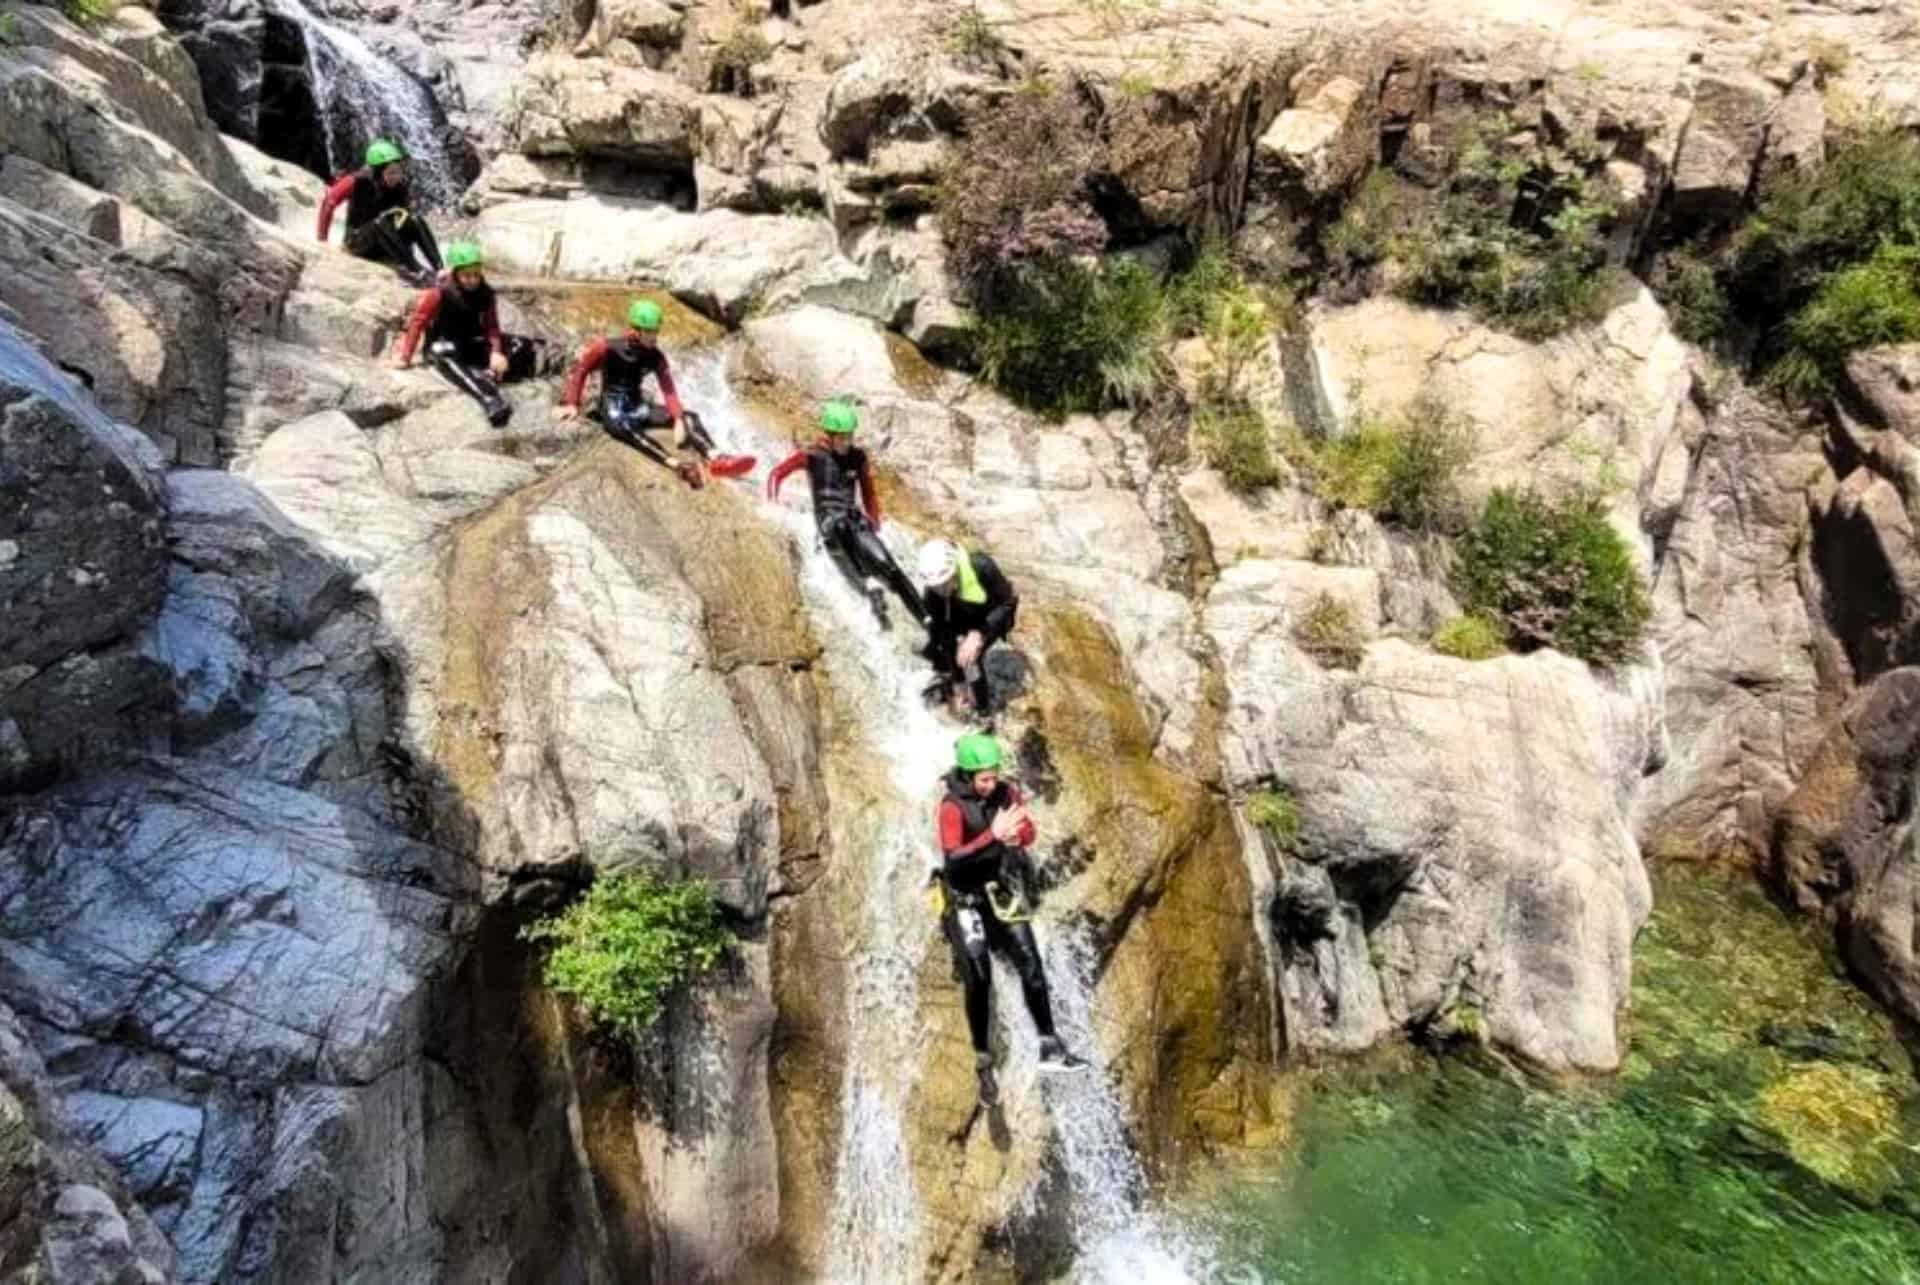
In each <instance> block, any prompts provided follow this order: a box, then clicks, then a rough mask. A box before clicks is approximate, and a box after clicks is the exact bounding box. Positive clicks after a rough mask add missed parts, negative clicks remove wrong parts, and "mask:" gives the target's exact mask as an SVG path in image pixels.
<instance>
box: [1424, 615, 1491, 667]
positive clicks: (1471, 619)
mask: <svg viewBox="0 0 1920 1285" xmlns="http://www.w3.org/2000/svg"><path fill="white" fill-rule="evenodd" d="M1433 649H1434V650H1435V651H1437V652H1439V653H1440V654H1441V655H1442V656H1452V657H1453V658H1454V659H1455V660H1492V659H1493V658H1494V657H1495V656H1499V655H1502V654H1504V653H1505V652H1506V650H1507V642H1506V639H1505V638H1504V637H1503V636H1502V632H1501V629H1500V626H1499V625H1497V624H1495V623H1494V622H1493V621H1491V620H1488V619H1487V618H1486V617H1485V616H1455V617H1454V618H1453V619H1452V620H1449V621H1447V622H1446V623H1445V624H1443V625H1441V626H1440V627H1439V628H1438V629H1436V630H1434V631H1433Z"/></svg>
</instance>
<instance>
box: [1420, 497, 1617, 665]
mask: <svg viewBox="0 0 1920 1285" xmlns="http://www.w3.org/2000/svg"><path fill="white" fill-rule="evenodd" d="M1454 591H1455V593H1456V594H1457V595H1458V596H1459V598H1460V601H1461V605H1463V606H1464V607H1465V608H1466V609H1467V611H1468V612H1469V613H1471V614H1474V615H1481V616H1485V617H1487V618H1488V619H1490V620H1496V621H1498V622H1500V623H1501V625H1502V626H1503V627H1504V628H1505V630H1506V634H1507V640H1508V642H1509V644H1510V645H1512V646H1513V647H1514V648H1515V649H1517V650H1521V651H1529V650H1532V649H1534V648H1536V647H1553V648H1557V649H1558V650H1560V651H1563V652H1566V653H1567V654H1568V655H1572V656H1578V657H1580V658H1581V659H1583V660H1587V661H1590V662H1593V663H1595V664H1611V663H1614V662H1617V661H1621V660H1625V659H1627V658H1628V657H1630V656H1631V655H1632V654H1633V652H1634V650H1635V648H1636V647H1637V646H1638V645H1639V643H1640V640H1641V638H1642V636H1643V635H1644V634H1645V632H1646V626H1647V620H1648V618H1649V617H1650V616H1651V614H1652V607H1651V604H1650V603H1649V601H1648V598H1647V590H1646V586H1645V584H1644V583H1643V582H1642V581H1641V578H1640V572H1639V570H1638V568H1636V567H1635V566H1634V562H1633V554H1632V552H1631V551H1630V550H1629V549H1628V547H1627V544H1626V541H1624V540H1622V539H1621V538H1620V534H1619V532H1617V531H1615V530H1614V529H1613V525H1612V524H1611V523H1610V522H1608V521H1607V516H1606V511H1605V506H1604V504H1603V503H1602V501H1601V500H1600V498H1599V497H1598V496H1594V495H1589V494H1584V493H1580V494H1574V495H1570V496H1567V497H1565V498H1563V499H1559V500H1550V499H1547V498H1545V497H1543V496H1541V495H1539V494H1537V493H1535V492H1532V491H1509V490H1496V491H1494V492H1493V494H1491V495H1489V496H1488V497H1487V501H1486V504H1485V506H1484V507H1483V508H1482V509H1481V511H1480V516H1479V519H1478V520H1477V521H1476V522H1475V523H1474V524H1473V526H1472V527H1471V528H1470V529H1469V530H1468V531H1467V532H1466V534H1465V535H1464V536H1463V537H1462V539H1461V541H1460V545H1459V559H1458V561H1457V563H1456V566H1455V571H1454Z"/></svg>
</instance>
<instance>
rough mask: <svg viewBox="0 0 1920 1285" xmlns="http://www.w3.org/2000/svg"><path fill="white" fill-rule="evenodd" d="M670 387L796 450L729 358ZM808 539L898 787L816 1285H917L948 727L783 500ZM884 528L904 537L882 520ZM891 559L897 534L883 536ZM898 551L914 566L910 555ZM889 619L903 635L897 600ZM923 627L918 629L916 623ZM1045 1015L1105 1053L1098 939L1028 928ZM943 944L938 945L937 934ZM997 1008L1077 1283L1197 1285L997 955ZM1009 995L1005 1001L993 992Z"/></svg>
mask: <svg viewBox="0 0 1920 1285" xmlns="http://www.w3.org/2000/svg"><path fill="white" fill-rule="evenodd" d="M679 382H680V383H681V385H682V386H683V387H684V388H685V390H686V396H687V400H688V401H689V403H690V404H692V405H694V406H696V407H697V408H698V409H699V410H700V411H701V413H702V415H703V417H704V419H705V422H706V424H707V425H708V426H709V428H710V429H711V430H712V431H713V432H714V433H715V434H716V436H717V438H718V443H719V448H720V450H722V451H736V450H738V451H757V452H761V453H762V459H761V461H760V466H759V468H758V469H757V470H756V474H755V479H756V481H758V480H760V479H764V477H765V475H766V473H767V471H768V470H769V468H770V467H771V464H772V462H773V460H772V459H770V458H768V457H767V455H766V453H767V452H773V451H779V452H784V451H785V450H787V449H790V448H789V446H788V445H787V444H786V443H785V442H783V441H781V440H780V439H778V438H777V437H776V436H775V435H774V434H772V433H770V432H767V431H765V430H764V429H763V428H762V427H761V426H760V425H758V424H757V423H756V422H755V420H754V419H753V417H752V416H751V415H749V414H748V413H747V412H746V410H745V409H744V408H743V407H742V406H741V405H740V404H739V402H738V401H737V399H736V398H735V397H734V395H733V392H732V389H731V387H730V386H729V385H728V384H727V381H726V378H725V374H724V369H723V366H722V363H721V362H720V361H717V360H710V359H707V358H704V357H701V358H696V359H693V360H690V361H686V362H685V363H683V369H682V371H681V373H680V376H679ZM777 520H778V521H779V522H780V523H781V524H782V525H783V526H784V527H785V528H786V529H787V531H788V532H789V534H790V535H791V536H792V537H793V539H794V540H795V542H796V544H797V545H798V547H799V548H800V549H801V550H802V551H803V558H802V570H801V590H802V593H803V594H804V595H805V598H806V600H807V603H808V605H809V608H810V609H811V611H812V613H813V615H814V618H815V620H816V622H817V623H818V625H819V627H820V628H821V629H822V630H823V631H825V632H826V633H828V634H829V635H830V636H832V637H833V638H834V639H835V640H836V642H835V646H834V648H833V649H832V651H831V653H830V656H829V661H830V664H831V669H830V676H831V678H832V680H833V683H834V685H835V687H836V689H837V690H838V691H839V692H840V693H841V694H842V695H843V696H847V697H849V699H850V700H851V702H852V703H853V705H854V706H855V707H856V709H857V710H858V712H859V714H860V717H861V718H862V720H863V722H864V728H863V730H864V732H865V734H866V739H867V741H868V744H869V747H870V748H871V749H873V750H874V751H875V752H876V753H878V754H880V755H882V756H884V758H885V759H886V761H887V762H888V763H889V764H890V765H891V769H892V770H891V784H892V786H893V790H892V797H891V798H889V799H887V800H885V801H884V802H882V803H880V804H876V815H875V816H873V817H871V818H867V819H866V820H865V821H864V823H863V824H862V826H861V831H862V833H863V834H865V835H867V836H869V843H868V845H867V846H866V848H865V852H866V854H867V861H868V865H867V868H866V885H865V900H864V906H865V917H864V921H863V923H862V925H861V931H860V936H859V939H858V940H857V941H856V942H855V943H854V945H853V949H852V951H851V952H850V957H849V969H850V989H851V994H850V995H849V997H848V1021H849V1027H850V1029H849V1044H850V1051H849V1056H848V1058H847V1069H846V1080H845V1082H844V1084H843V1086H842V1099H841V1101H842V1127H841V1138H840V1155H839V1166H838V1182H837V1188H836V1191H835V1198H834V1204H833V1214H832V1217H833V1226H832V1229H831V1232H830V1237H831V1249H830V1254H831V1257H830V1260H829V1263H828V1266H827V1271H826V1274H825V1276H824V1278H823V1279H824V1281H826V1282H830V1283H831V1285H913V1283H914V1282H917V1281H918V1280H919V1279H920V1267H921V1261H922V1259H921V1253H920V1247H919V1239H920V1207H919V1199H918V1196H917V1193H916V1192H915V1190H914V1184H913V1181H912V1178H911V1174H912V1166H911V1162H910V1157H909V1154H908V1150H907V1145H906V1135H905V1131H904V1128H903V1123H902V1122H903V1120H904V1118H905V1108H906V1103H907V1097H908V1094H909V1092H910V1090H911V1087H912V1086H911V1084H910V1083H909V1082H908V1076H909V1075H910V1074H911V1069H912V1068H913V1066H914V1065H915V1064H916V1062H917V1060H918V1057H919V1055H920V1051H921V1037H922V1034H923V1026H924V1024H923V1022H922V1020H921V1018H920V1015H919V1003H920V995H919V982H918V978H919V970H920V965H921V961H922V960H923V959H924V958H925V954H926V951H927V950H928V949H929V948H930V947H933V946H935V945H936V944H937V943H936V941H935V938H936V932H935V925H934V924H933V922H932V920H931V919H930V917H929V916H928V914H927V913H926V902H925V896H926V891H925V883H926V875H927V872H928V870H929V869H930V868H931V866H932V864H933V860H934V857H933V848H932V844H933V837H932V825H931V817H932V813H933V807H934V803H935V800H936V796H937V791H938V782H939V779H940V777H941V776H942V774H943V773H944V772H945V771H946V769H947V768H948V766H949V765H950V763H951V757H950V756H951V754H952V745H953V740H954V737H955V735H956V734H957V733H956V730H955V728H954V727H953V726H951V725H950V724H948V723H946V722H945V721H943V720H942V719H940V718H938V717H936V716H935V715H934V714H933V713H932V712H931V711H929V710H928V709H927V708H926V706H925V704H924V703H923V701H922V699H921V688H922V686H923V685H924V683H925V681H926V680H927V679H928V678H929V676H930V675H929V674H928V672H927V670H926V668H925V665H924V663H923V662H921V661H919V660H918V659H917V658H915V657H913V656H912V655H911V648H910V645H909V644H908V643H905V642H902V641H900V639H899V636H898V633H897V632H896V633H895V634H887V633H884V632H882V631H881V630H880V628H879V627H878V624H877V622H876V621H875V619H874V616H873V611H872V608H871V607H870V606H869V604H868V603H867V600H866V599H865V597H863V596H862V595H861V594H860V593H859V592H858V591H857V590H856V589H855V588H854V587H853V586H852V585H850V584H849V583H848V582H847V580H846V578H845V577H844V576H843V575H842V574H841V573H840V571H839V569H838V568H837V567H836V566H835V565H834V563H833V561H832V559H831V558H830V557H829V556H828V555H827V553H826V552H825V551H824V550H823V549H821V548H820V547H819V542H818V538H817V537H816V536H815V534H814V529H813V521H812V518H811V516H810V515H809V514H807V513H805V512H801V511H797V510H795V509H791V508H782V509H779V510H777ZM886 534H887V535H892V536H896V537H897V536H898V535H899V533H898V532H895V531H892V530H889V531H887V532H886ZM888 543H889V545H890V546H892V547H893V548H894V552H895V553H896V555H902V554H905V553H908V552H909V551H908V550H907V549H906V548H905V547H904V546H905V544H906V543H907V542H906V541H904V540H899V539H894V540H889V541H888ZM903 562H906V564H907V565H911V562H910V561H909V560H907V559H905V558H903ZM894 615H895V617H896V631H898V630H907V631H914V630H916V626H915V625H913V623H912V621H911V619H910V618H908V617H907V616H906V613H905V611H904V609H897V610H896V611H895V612H894ZM913 636H914V637H915V638H917V633H916V634H914V635H913ZM1038 935H1039V937H1040V939H1041V944H1042V952H1043V955H1044V956H1045V960H1046V967H1047V976H1048V980H1049V983H1050V987H1051V990H1052V994H1053V1006H1054V1020H1055V1024H1056V1026H1057V1028H1058V1030H1059V1033H1060V1034H1061V1036H1062V1037H1063V1038H1064V1039H1065V1040H1066V1042H1067V1044H1068V1046H1069V1047H1070V1048H1074V1049H1076V1050H1079V1051H1081V1052H1083V1053H1084V1054H1086V1055H1087V1056H1088V1057H1090V1058H1091V1060H1092V1061H1093V1062H1095V1063H1096V1067H1098V1065H1099V1064H1101V1063H1103V1062H1104V1058H1103V1057H1102V1056H1101V1051H1100V1049H1099V1048H1098V1046H1097V1043H1096V1041H1095V1038H1094V1028H1093V1020H1092V1019H1093V993H1094V981H1095V978H1096V973H1097V969H1096V966H1095V954H1094V949H1093V944H1092V942H1091V941H1090V940H1089V939H1087V937H1086V936H1085V934H1084V932H1083V931H1081V930H1076V929H1073V928H1070V927H1069V926H1068V925H1066V924H1064V923H1060V922H1057V921H1056V922H1053V923H1043V924H1041V925H1040V926H1039V934H1038ZM939 948H940V949H944V946H940V947H939ZM996 971H997V973H998V974H999V975H998V976H997V977H996V990H997V991H999V992H1000V993H1001V996H997V998H999V999H1000V1002H997V1003H996V1004H995V1005H994V1010H995V1020H996V1022H999V1023H1001V1024H1002V1025H1003V1028H1004V1029H1003V1035H1004V1036H1005V1042H1006V1046H1007V1048H1008V1050H1009V1055H1008V1058H1007V1064H1006V1065H1005V1066H1004V1067H1003V1068H1002V1075H1001V1084H1002V1094H1003V1098H1007V1099H1009V1100H1011V1099H1013V1098H1015V1097H1017V1098H1020V1099H1024V1100H1031V1098H1032V1097H1033V1096H1035V1095H1038V1096H1041V1097H1042V1098H1043V1099H1044V1101H1045V1102H1046V1105H1047V1115H1048V1116H1050V1117H1051V1120H1052V1126H1053V1129H1054V1131H1055V1134H1056V1139H1057V1142H1058V1145H1059V1147H1060V1153H1061V1157H1062V1159H1063V1160H1064V1162H1065V1164H1064V1168H1065V1171H1066V1174H1067V1178H1068V1182H1069V1187H1070V1193H1071V1199H1072V1202H1073V1207H1072V1210H1071V1219H1070V1221H1071V1225H1072V1227H1073V1229H1074V1233H1073V1234H1074V1246H1075V1249H1076V1251H1077V1253H1076V1263H1075V1267H1074V1270H1073V1273H1072V1276H1071V1279H1072V1280H1073V1281H1074V1282H1076V1285H1194V1282H1197V1281H1199V1280H1204V1279H1206V1277H1207V1269H1206V1265H1205V1258H1204V1255H1203V1254H1202V1253H1201V1251H1200V1250H1199V1248H1198V1247H1197V1246H1195V1245H1192V1244H1189V1243H1187V1242H1186V1241H1184V1240H1183V1239H1182V1238H1181V1237H1179V1236H1177V1235H1176V1234H1174V1233H1172V1232H1171V1231H1170V1230H1169V1229H1168V1228H1166V1227H1164V1226H1163V1225H1162V1224H1161V1223H1160V1221H1159V1220H1158V1219H1157V1218H1155V1217H1154V1216H1152V1215H1151V1214H1150V1213H1149V1212H1148V1211H1147V1210H1146V1209H1145V1208H1144V1205H1143V1201H1144V1197H1145V1195H1146V1179H1145V1175H1144V1173H1143V1172H1142V1170H1141V1167H1140V1163H1139V1160H1138V1158H1137V1157H1136V1156H1135V1155H1134V1153H1133V1149H1132V1146H1131V1144H1130V1142H1129V1140H1128V1137H1127V1130H1126V1123H1125V1113H1124V1110H1123V1109H1122V1106H1121V1102H1120V1099H1119V1096H1118V1094H1117V1093H1116V1091H1115V1089H1114V1086H1113V1085H1112V1084H1111V1083H1110V1081H1109V1080H1108V1078H1107V1075H1106V1073H1105V1071H1104V1070H1101V1069H1095V1070H1092V1071H1089V1072H1086V1073H1083V1074H1077V1075H1070V1076H1059V1077H1051V1076H1048V1077H1043V1076H1041V1075H1040V1073H1039V1069H1038V1047H1039V1046H1038V1039H1037V1037H1036V1035H1035V1034H1034V1032H1033V1030H1032V1026H1031V1023H1030V1022H1028V1020H1027V1015H1026V1012H1025V1007H1024V1005H1023V1004H1021V1003H1020V1001H1019V999H1018V998H1017V994H1018V991H1017V987H1012V988H1011V990H1009V987H1010V986H1011V983H1012V979H1011V976H1010V975H1009V974H1007V972H1006V970H1005V968H1004V966H997V969H996ZM1007 994H1011V995H1012V996H1013V998H1011V999H1010V1000H1009V999H1006V998H1002V996H1005V995H1007Z"/></svg>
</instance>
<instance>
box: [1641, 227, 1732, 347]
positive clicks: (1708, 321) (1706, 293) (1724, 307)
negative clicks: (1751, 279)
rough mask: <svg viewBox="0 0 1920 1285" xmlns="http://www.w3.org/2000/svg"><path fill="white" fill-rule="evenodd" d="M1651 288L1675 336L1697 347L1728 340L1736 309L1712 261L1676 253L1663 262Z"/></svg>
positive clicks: (1680, 251) (1687, 252) (1654, 276)
mask: <svg viewBox="0 0 1920 1285" xmlns="http://www.w3.org/2000/svg"><path fill="white" fill-rule="evenodd" d="M1652 284H1653V288H1654V291H1655V293H1656V294H1658V295H1659V296H1660V301H1661V303H1663V304H1664V305H1665V306H1666V309H1667V316H1668V318H1669V319H1670V321H1671V322H1672V324H1673V332H1674V333H1675V334H1676V335H1679V336H1680V337H1681V338H1682V339H1684V340H1686V341H1687V342H1688V343H1695V344H1713V343H1716V342H1718V341H1719V340H1721V339H1724V338H1726V337H1727V335H1728V333H1729V331H1730V330H1731V329H1732V326H1733V313H1732V308H1733V305H1732V303H1731V301H1729V300H1728V298H1727V291H1726V287H1725V286H1724V285H1722V284H1721V282H1720V275H1719V273H1718V272H1717V271H1716V270H1715V269H1714V266H1713V264H1712V262H1711V261H1709V260H1707V259H1705V258H1702V257H1701V256H1700V255H1698V254H1695V253H1692V252H1690V251H1687V250H1684V249H1682V250H1676V251H1674V252H1672V253H1671V254H1669V255H1668V256H1667V257H1666V258H1665V259H1664V260H1662V261H1661V262H1660V264H1659V265H1658V267H1657V269H1656V270H1655V272H1654V274H1653V282H1652Z"/></svg>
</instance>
